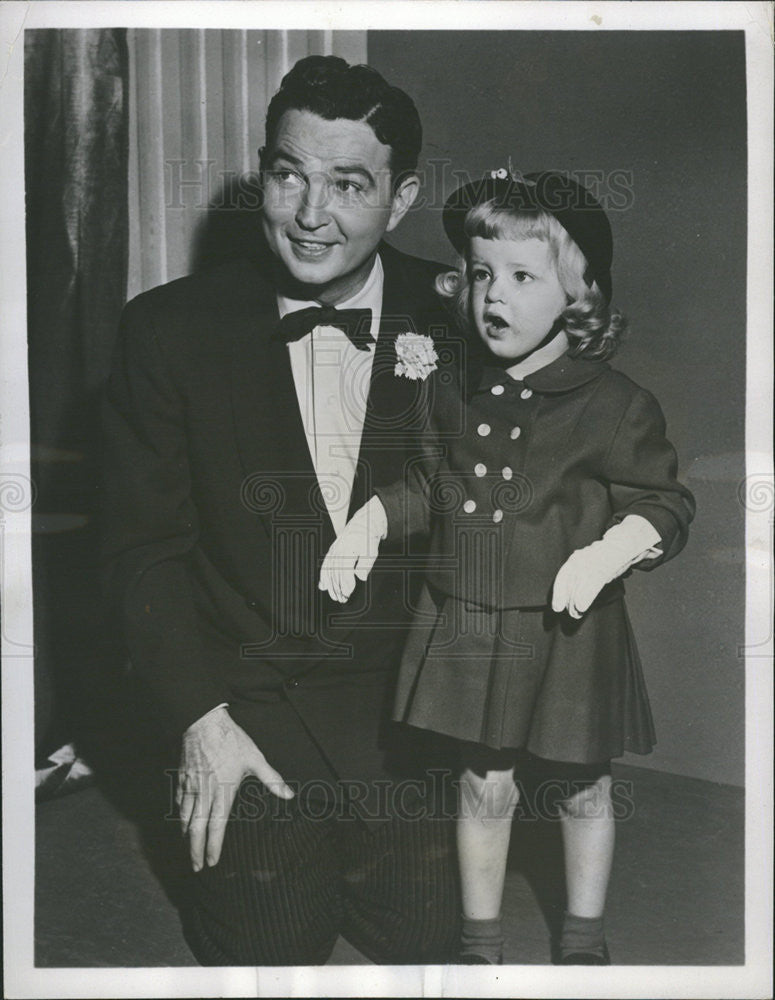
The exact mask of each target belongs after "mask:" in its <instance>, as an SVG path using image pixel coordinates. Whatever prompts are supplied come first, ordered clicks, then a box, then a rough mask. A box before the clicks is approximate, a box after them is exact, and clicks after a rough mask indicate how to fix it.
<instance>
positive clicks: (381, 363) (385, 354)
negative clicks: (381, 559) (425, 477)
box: [348, 247, 432, 516]
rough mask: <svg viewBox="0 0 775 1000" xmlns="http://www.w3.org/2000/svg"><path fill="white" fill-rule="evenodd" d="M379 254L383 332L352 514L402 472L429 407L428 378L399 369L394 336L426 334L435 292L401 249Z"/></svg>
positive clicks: (371, 386) (372, 373)
mask: <svg viewBox="0 0 775 1000" xmlns="http://www.w3.org/2000/svg"><path fill="white" fill-rule="evenodd" d="M381 256H382V264H383V268H384V272H385V283H384V287H383V293H382V311H381V317H380V327H379V336H378V338H377V347H376V350H375V352H374V362H373V364H372V369H371V383H370V388H369V397H368V402H367V406H366V415H365V419H364V424H363V434H362V436H361V445H360V450H359V454H358V465H357V468H356V472H355V480H354V482H353V489H352V495H351V498H350V508H349V515H348V516H352V515H353V514H354V513H355V511H356V510H357V509H358V508H359V507H361V506H362V505H363V504H364V503H365V502H366V500H367V499H368V498H369V497H370V496H371V495H372V492H373V489H374V487H375V486H379V485H386V484H388V483H391V482H394V481H395V480H397V479H399V478H400V477H401V476H402V474H403V471H404V462H405V457H406V454H407V452H408V450H409V449H408V446H409V444H410V442H411V440H412V438H413V437H416V435H417V434H419V431H420V430H421V428H422V426H423V424H424V420H425V414H426V411H427V401H428V383H427V382H422V381H412V380H411V379H408V378H404V377H402V376H399V375H396V373H395V367H396V360H397V358H396V338H397V337H398V335H399V334H401V333H419V334H424V333H427V329H426V327H427V316H426V313H427V309H428V301H432V298H431V296H432V293H430V289H427V290H426V289H422V292H427V293H429V294H428V295H427V296H425V297H424V296H423V295H421V294H420V292H421V290H420V289H417V287H416V286H415V285H414V284H413V283H412V281H411V278H410V276H408V275H407V273H406V269H405V268H404V267H403V266H402V261H401V258H400V256H399V255H398V253H397V251H395V250H393V249H392V248H387V249H385V248H384V247H383V248H381ZM423 301H424V303H425V304H424V306H423V305H422V304H421V303H422V302H423Z"/></svg>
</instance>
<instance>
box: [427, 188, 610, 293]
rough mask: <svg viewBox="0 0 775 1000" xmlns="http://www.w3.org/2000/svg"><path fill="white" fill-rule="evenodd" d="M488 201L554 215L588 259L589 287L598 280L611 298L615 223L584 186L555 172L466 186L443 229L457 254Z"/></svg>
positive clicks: (451, 202)
mask: <svg viewBox="0 0 775 1000" xmlns="http://www.w3.org/2000/svg"><path fill="white" fill-rule="evenodd" d="M499 175H500V176H499ZM486 201H492V202H493V203H494V204H495V205H496V207H498V208H503V209H506V210H511V211H527V212H535V211H544V212H548V213H549V214H550V215H553V216H554V217H555V219H557V221H558V222H559V223H560V225H561V226H562V227H563V229H565V231H566V232H567V233H568V235H569V236H570V237H571V239H572V240H573V241H574V243H575V244H576V246H577V247H578V248H579V250H581V252H582V253H583V254H584V256H585V257H586V259H587V265H588V266H587V270H586V272H585V274H584V280H585V281H586V282H587V284H588V285H591V284H592V282H593V281H596V282H597V284H598V287H599V288H600V291H601V292H602V293H603V295H604V296H605V298H606V301H608V302H610V301H611V291H612V288H611V262H612V260H613V238H612V236H611V226H610V223H609V222H608V217H607V216H606V214H605V212H604V210H603V208H602V206H601V205H600V203H599V202H598V201H597V200H596V199H595V198H594V197H593V196H592V194H591V193H590V192H589V191H588V190H587V189H586V188H585V187H583V186H582V185H581V184H579V183H578V182H577V181H575V180H573V178H572V177H569V176H568V175H567V174H561V173H557V172H555V171H544V172H542V173H534V174H524V175H523V176H521V177H512V176H510V175H509V174H508V173H507V171H505V170H500V171H498V172H497V173H496V172H495V171H493V172H492V174H491V175H490V176H486V177H483V178H482V179H481V180H479V181H471V182H470V183H468V184H464V185H463V186H462V187H460V188H458V189H457V191H455V192H454V193H453V194H452V195H451V196H450V197H449V198H448V199H447V203H446V204H445V206H444V212H443V215H442V219H443V222H444V230H445V232H446V234H447V236H448V237H449V240H450V242H451V243H452V245H453V246H454V247H455V249H456V250H457V251H458V252H459V253H463V251H464V249H465V244H466V235H465V229H464V223H465V218H466V215H467V214H468V212H469V210H470V209H472V208H473V207H474V206H476V205H481V204H482V203H483V202H486Z"/></svg>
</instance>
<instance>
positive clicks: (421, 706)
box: [395, 583, 655, 763]
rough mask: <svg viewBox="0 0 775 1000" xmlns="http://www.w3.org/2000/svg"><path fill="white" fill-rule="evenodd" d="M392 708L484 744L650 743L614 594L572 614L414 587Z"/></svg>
mask: <svg viewBox="0 0 775 1000" xmlns="http://www.w3.org/2000/svg"><path fill="white" fill-rule="evenodd" d="M395 718H396V719H397V720H398V721H401V722H405V723H408V724H409V725H412V726H417V727H420V728H422V729H429V730H432V731H434V732H438V733H443V734H445V735H447V736H451V737H454V738H456V739H458V740H464V741H470V742H474V743H480V744H483V745H485V746H487V747H491V748H493V749H505V748H508V747H514V748H524V749H527V750H528V751H529V752H530V753H533V754H535V755H537V756H539V757H543V758H546V759H549V760H556V761H570V762H577V763H597V762H599V761H604V760H609V759H610V758H612V757H619V756H621V755H622V753H623V752H624V751H625V750H629V751H632V752H634V753H638V754H645V753H649V752H650V751H651V749H652V747H653V746H654V743H655V733H654V724H653V720H652V715H651V709H650V706H649V701H648V695H647V692H646V685H645V682H644V678H643V671H642V668H641V662H640V658H639V656H638V650H637V647H636V645H635V639H634V636H633V634H632V629H631V626H630V622H629V618H628V615H627V611H626V608H625V605H624V600H623V598H621V597H617V598H616V599H614V600H613V601H611V602H610V603H606V604H603V605H601V606H593V607H592V608H591V609H590V610H589V611H588V612H587V613H586V614H585V615H584V616H583V617H582V618H581V619H580V620H576V619H572V618H570V617H569V616H568V615H567V614H564V613H563V614H561V615H558V614H555V613H554V612H552V611H551V609H543V610H541V609H538V610H535V609H529V610H522V609H505V610H488V609H484V608H481V607H477V606H475V605H471V604H467V603H466V602H464V601H461V600H458V599H456V598H454V597H451V596H449V595H446V594H442V593H440V592H439V591H436V590H434V589H432V588H431V587H430V586H429V585H428V584H427V583H426V584H425V585H424V587H423V590H422V593H421V596H420V599H419V604H418V608H417V614H416V615H415V622H414V625H413V627H412V629H411V630H410V633H409V639H408V642H407V645H406V648H405V651H404V654H403V658H402V662H401V669H400V672H399V678H398V686H397V694H396V707H395Z"/></svg>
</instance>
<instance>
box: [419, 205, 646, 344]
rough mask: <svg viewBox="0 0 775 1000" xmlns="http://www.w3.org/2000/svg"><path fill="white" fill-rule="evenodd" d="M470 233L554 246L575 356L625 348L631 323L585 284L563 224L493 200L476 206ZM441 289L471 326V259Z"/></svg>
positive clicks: (579, 256)
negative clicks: (621, 345) (622, 344)
mask: <svg viewBox="0 0 775 1000" xmlns="http://www.w3.org/2000/svg"><path fill="white" fill-rule="evenodd" d="M464 228H465V234H466V238H467V239H468V240H470V239H471V238H472V237H474V236H480V237H482V238H483V239H488V240H490V239H507V240H508V239H518V240H519V239H537V240H543V241H544V242H545V243H548V244H549V247H550V248H551V251H552V254H553V256H554V261H555V266H556V268H557V277H558V279H559V281H560V284H561V286H562V288H563V291H564V292H565V294H566V296H567V297H568V304H567V306H566V307H565V309H564V310H563V311H562V314H561V316H560V320H561V322H562V325H563V328H564V330H565V333H566V334H567V336H568V341H569V343H570V350H569V353H570V354H571V355H573V356H578V355H583V356H584V357H585V358H594V359H597V360H604V359H606V358H610V357H611V356H612V355H613V354H614V353H615V352H616V349H617V347H618V346H619V340H620V338H621V337H622V335H623V334H624V332H625V331H626V329H627V320H626V319H625V317H624V316H623V315H622V314H621V313H620V312H619V311H618V310H616V309H611V307H610V306H609V304H608V303H607V302H606V300H605V297H604V295H603V293H602V292H601V291H600V289H599V288H598V286H597V284H596V283H593V284H592V285H591V286H589V285H588V284H587V283H586V281H585V280H584V273H585V271H586V270H587V260H586V258H585V257H584V254H583V253H582V252H581V250H579V248H578V247H577V246H576V244H575V243H574V241H573V240H572V239H571V237H570V236H569V235H568V233H567V232H566V231H565V229H563V227H562V226H561V225H560V223H559V222H558V221H557V219H555V217H554V216H553V215H551V214H550V213H549V212H544V211H540V210H535V211H532V210H520V211H514V210H513V209H508V208H502V207H499V206H498V205H497V204H496V203H495V202H493V201H485V202H482V204H480V205H475V206H474V207H473V208H472V209H471V210H470V211H469V212H468V214H467V215H466V218H465V224H464ZM436 291H437V292H438V293H439V295H441V296H442V297H443V298H445V299H447V300H449V303H450V306H451V307H452V309H453V311H454V312H455V314H456V315H457V318H458V320H459V321H460V322H461V324H462V326H463V329H468V328H469V327H470V325H471V317H470V313H469V294H470V285H469V281H468V266H467V262H466V259H465V257H463V258H461V261H460V266H459V268H458V269H457V270H455V271H447V272H442V273H441V274H440V275H438V277H437V278H436Z"/></svg>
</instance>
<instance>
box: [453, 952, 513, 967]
mask: <svg viewBox="0 0 775 1000" xmlns="http://www.w3.org/2000/svg"><path fill="white" fill-rule="evenodd" d="M457 964H458V965H503V959H502V958H499V959H498V961H497V962H491V961H490V960H489V958H485V957H484V955H473V954H470V953H469V954H466V955H461V956H460V958H458V960H457Z"/></svg>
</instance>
